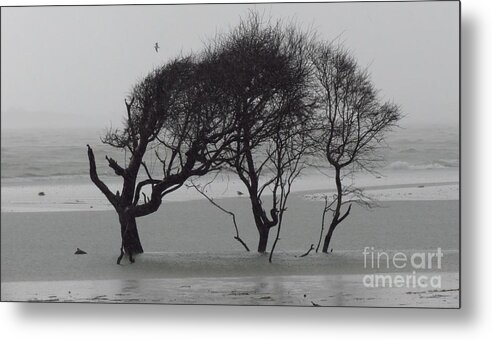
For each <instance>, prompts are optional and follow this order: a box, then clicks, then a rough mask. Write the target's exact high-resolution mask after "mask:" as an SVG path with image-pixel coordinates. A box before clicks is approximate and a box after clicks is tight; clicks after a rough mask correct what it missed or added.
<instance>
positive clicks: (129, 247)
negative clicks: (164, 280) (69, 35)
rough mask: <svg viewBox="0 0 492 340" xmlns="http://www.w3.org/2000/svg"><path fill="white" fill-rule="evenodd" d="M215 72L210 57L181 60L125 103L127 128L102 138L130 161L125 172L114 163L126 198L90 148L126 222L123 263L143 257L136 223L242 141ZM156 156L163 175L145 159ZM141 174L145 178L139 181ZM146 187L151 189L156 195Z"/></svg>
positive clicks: (217, 165) (96, 178)
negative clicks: (238, 139) (156, 173)
mask: <svg viewBox="0 0 492 340" xmlns="http://www.w3.org/2000/svg"><path fill="white" fill-rule="evenodd" d="M215 72H217V64H216V62H215V60H213V59H210V58H207V57H205V56H200V57H192V56H190V57H183V58H177V59H176V60H173V61H171V62H169V63H167V64H166V65H164V66H163V67H160V68H158V69H156V70H155V71H153V72H151V73H150V74H149V75H148V76H147V77H146V78H145V79H143V80H142V81H141V82H140V83H138V84H137V85H136V86H135V87H134V89H133V91H132V93H131V96H130V99H129V100H126V101H125V104H126V117H125V120H124V128H123V129H121V130H118V129H116V130H109V131H108V132H107V134H106V136H105V137H104V138H103V139H102V141H103V143H105V144H109V145H111V146H113V147H115V148H118V149H124V150H125V151H127V152H128V153H129V155H130V158H129V161H128V164H127V165H126V166H125V167H122V166H121V165H120V164H118V163H117V162H116V161H115V160H114V159H112V158H108V157H106V159H107V161H108V165H109V167H110V168H111V169H113V170H114V173H115V174H116V175H117V176H119V177H121V179H122V182H123V185H122V189H121V193H120V191H117V192H116V193H114V192H112V191H111V190H110V189H109V188H108V187H107V185H106V184H105V183H104V182H103V181H102V180H101V179H100V178H99V176H98V174H97V170H96V162H95V157H94V153H93V150H92V149H91V147H90V146H89V145H87V147H88V157H89V165H90V177H91V180H92V181H93V182H94V184H95V185H96V186H97V187H98V188H99V190H100V191H101V192H102V193H103V194H104V195H105V196H106V198H107V199H108V201H109V202H110V203H111V204H112V205H113V207H114V209H115V210H116V212H117V214H118V217H119V222H120V225H121V239H122V245H121V255H120V257H119V258H118V263H120V261H121V258H122V257H123V255H124V254H126V255H128V256H129V259H130V261H131V262H133V261H134V259H133V255H135V254H139V253H142V252H143V247H142V245H141V242H140V238H139V234H138V230H137V224H136V218H138V217H141V216H146V215H148V214H151V213H153V212H155V211H156V210H157V209H158V208H159V206H160V205H161V203H162V198H163V197H164V196H166V195H168V194H170V193H172V192H173V191H175V190H177V189H179V188H180V187H181V186H182V185H183V184H184V183H185V181H186V180H187V179H189V178H191V177H193V176H201V175H204V174H206V173H208V172H209V171H213V170H217V169H219V168H220V165H221V164H222V162H224V158H223V157H222V154H223V152H224V150H226V149H228V148H230V147H231V145H232V144H233V142H234V141H235V139H236V136H237V135H236V133H235V126H236V125H237V124H236V122H234V121H233V119H231V117H232V116H231V115H227V112H229V111H230V108H229V107H228V105H229V103H228V102H226V101H224V100H223V98H225V97H224V95H223V93H221V87H218V86H216V84H215V83H214V81H213V77H212V75H213V74H214V73H215ZM232 118H233V117H232ZM148 151H153V155H154V156H155V157H156V158H157V159H158V161H159V162H160V164H161V166H162V167H161V168H162V173H160V174H159V176H154V175H152V173H151V171H150V169H149V167H147V165H146V163H145V161H144V156H145V155H146V153H147V152H148ZM125 163H126V162H125ZM142 169H143V170H142ZM141 170H142V171H143V172H144V174H143V176H142V175H140V176H139V173H140V172H142V171H141ZM142 177H143V178H142ZM144 188H150V194H149V196H147V195H145V193H144V191H143V189H144ZM142 196H143V198H142Z"/></svg>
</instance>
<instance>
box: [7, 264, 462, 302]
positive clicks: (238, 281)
mask: <svg viewBox="0 0 492 340" xmlns="http://www.w3.org/2000/svg"><path fill="white" fill-rule="evenodd" d="M439 275H440V277H441V278H442V285H441V286H440V287H439V288H435V287H372V288H371V287H367V286H366V285H365V284H363V283H362V282H363V280H364V278H363V277H362V276H361V275H301V276H300V275H288V276H285V275H284V276H262V277H214V278H186V279H180V278H173V279H138V280H128V279H123V280H96V281H94V280H85V281H59V282H11V283H2V301H17V302H19V301H29V302H65V303H67V302H88V303H140V304H210V305H222V304H224V305H257V306H261V305H282V306H310V307H329V306H358V307H360V306H366V307H424V308H458V307H459V296H460V288H459V275H458V273H450V272H441V273H439Z"/></svg>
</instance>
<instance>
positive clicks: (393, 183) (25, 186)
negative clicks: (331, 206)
mask: <svg viewBox="0 0 492 340" xmlns="http://www.w3.org/2000/svg"><path fill="white" fill-rule="evenodd" d="M312 171H314V170H312ZM66 180H67V179H65V180H62V181H58V182H57V181H54V180H53V179H50V180H47V181H43V180H39V181H38V180H33V181H32V182H31V181H29V182H13V183H10V184H8V183H7V184H4V182H5V181H2V187H1V194H2V195H1V196H2V204H1V211H2V213H4V212H42V211H52V212H54V211H106V210H113V207H112V206H111V205H110V204H109V202H108V201H107V200H106V198H105V197H104V195H103V194H102V193H100V192H99V191H98V189H97V188H96V187H95V186H94V185H93V184H92V183H91V182H90V181H89V180H88V179H87V181H84V182H82V181H81V179H79V180H80V182H77V181H75V182H70V181H69V182H66ZM115 180H118V178H113V179H112V180H109V181H108V183H107V184H108V187H109V188H110V189H111V190H113V191H114V192H116V190H118V189H119V183H118V182H115ZM208 180H209V178H201V179H197V180H196V182H197V183H202V182H203V183H206V182H207V181H208ZM353 181H356V182H357V183H358V186H359V187H360V188H364V189H365V191H367V193H368V194H371V193H372V194H373V195H374V197H373V198H374V199H376V200H381V201H394V200H426V199H429V200H457V199H458V198H459V177H458V171H457V170H456V169H439V170H435V169H434V170H432V171H430V170H418V171H416V170H413V171H411V172H405V171H399V172H392V173H390V174H389V175H388V176H386V177H380V178H375V177H374V176H369V175H363V176H362V175H361V176H359V177H356V178H354V179H353ZM397 189H401V190H402V191H405V193H406V194H402V193H400V195H398V192H395V191H396V190H397ZM417 189H418V190H417ZM334 190H335V188H334V186H333V183H332V180H330V179H328V178H327V177H326V176H324V175H321V174H319V173H316V172H311V173H310V174H307V175H305V176H302V177H300V178H299V180H298V181H297V182H295V183H294V186H293V187H292V193H294V194H296V195H306V196H307V195H309V194H311V195H316V194H320V193H326V192H333V191H334ZM239 191H242V192H245V190H244V188H243V184H242V183H241V182H240V181H239V180H237V179H231V178H230V177H228V176H225V177H219V178H218V179H217V180H216V181H214V183H213V185H212V186H210V187H209V188H208V189H207V192H208V194H209V195H211V196H212V197H213V198H214V199H227V198H237V197H238V194H237V192H239ZM391 191H394V192H393V193H391ZM41 192H43V193H44V195H43V196H40V195H39V193H41ZM147 194H149V193H147ZM268 196H269V195H268V192H265V197H268ZM243 198H246V197H243ZM307 199H309V197H307ZM194 200H206V199H205V198H204V197H203V196H201V195H200V194H199V193H198V192H197V191H196V190H195V189H193V188H187V187H185V186H183V187H182V188H181V189H180V190H177V191H176V192H173V193H172V194H171V195H169V196H168V197H165V198H164V199H163V202H188V201H194Z"/></svg>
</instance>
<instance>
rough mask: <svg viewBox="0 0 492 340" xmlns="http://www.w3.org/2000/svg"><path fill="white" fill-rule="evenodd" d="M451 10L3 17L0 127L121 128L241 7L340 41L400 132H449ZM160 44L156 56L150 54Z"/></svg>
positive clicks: (346, 7)
mask: <svg viewBox="0 0 492 340" xmlns="http://www.w3.org/2000/svg"><path fill="white" fill-rule="evenodd" d="M458 6H459V4H458V2H423V3H335V4H333V3H321V4H266V5H260V4H257V5H174V6H170V5H168V6H118V7H115V6H109V7H41V8H2V22H1V38H2V41H1V47H2V50H1V51H2V52H1V53H2V55H1V57H2V64H1V66H2V73H1V81H2V91H1V96H2V98H1V99H2V105H1V111H2V112H1V114H2V127H4V128H5V127H6V128H8V127H19V126H28V127H36V126H39V127H46V126H49V125H53V126H70V127H77V126H82V127H93V126H101V127H102V126H108V125H109V124H113V126H115V125H119V124H120V121H121V117H122V116H123V114H124V109H125V106H124V102H123V99H124V97H125V96H126V95H127V93H128V91H129V89H130V88H131V86H132V85H133V84H134V83H135V82H136V81H137V80H138V79H139V78H141V77H143V76H144V75H145V74H146V73H148V72H149V71H150V70H151V69H152V68H153V67H155V66H157V65H160V64H162V63H163V62H165V61H166V60H167V59H168V58H170V57H173V56H175V55H177V54H179V52H180V51H184V52H187V51H190V50H199V49H200V48H201V47H202V46H203V42H204V41H206V40H207V39H208V38H210V37H212V36H213V35H214V34H215V32H216V31H227V29H228V28H229V27H232V26H234V25H235V24H237V23H238V21H239V18H240V16H245V15H246V14H247V10H248V8H256V9H257V10H259V11H260V13H264V14H265V16H271V17H273V18H275V19H276V18H290V19H295V20H296V21H297V22H298V23H299V24H300V25H301V26H303V27H305V28H307V27H313V28H314V29H315V30H316V31H317V32H318V34H319V36H320V37H322V38H324V39H326V40H331V39H333V38H335V37H337V36H338V35H340V34H341V39H342V40H343V41H344V45H345V46H346V47H348V48H349V49H350V50H351V51H353V53H354V54H355V56H356V57H357V59H358V60H359V62H360V64H361V65H362V66H368V67H369V70H370V72H371V74H372V79H373V81H374V83H375V85H376V87H377V88H379V89H380V90H381V95H382V96H384V97H385V98H387V99H390V100H393V101H395V102H396V103H398V104H400V105H401V107H402V109H403V111H404V113H405V114H406V115H407V117H406V118H405V121H404V122H403V123H404V124H403V125H405V126H409V125H414V124H419V125H420V124H427V123H429V124H441V123H442V124H445V125H455V124H457V122H458V112H459V100H458V99H459V93H458V89H459V73H458V66H459V45H458V42H459V40H458V38H459V21H458V20H459V19H458V16H459V13H458V10H459V8H458ZM156 41H158V42H159V45H160V46H161V49H160V50H159V53H156V52H155V51H154V48H153V46H154V43H155V42H156Z"/></svg>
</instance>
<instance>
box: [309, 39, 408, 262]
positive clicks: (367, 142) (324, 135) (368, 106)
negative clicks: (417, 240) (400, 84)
mask: <svg viewBox="0 0 492 340" xmlns="http://www.w3.org/2000/svg"><path fill="white" fill-rule="evenodd" d="M312 60H313V65H314V67H315V70H316V85H317V86H316V87H317V91H316V93H317V96H318V110H317V113H318V114H317V118H318V120H319V126H320V127H321V130H320V132H319V133H318V134H315V137H316V140H317V141H318V142H319V143H318V150H319V152H320V153H322V154H323V156H324V157H325V158H326V159H327V160H328V162H329V163H330V165H331V166H332V167H333V168H334V171H335V184H336V193H335V195H334V198H333V201H332V202H330V203H329V200H328V198H327V199H326V200H325V208H324V213H326V212H327V211H331V212H332V218H331V221H330V225H329V228H328V231H327V233H326V236H325V238H324V243H323V252H325V253H326V252H328V247H329V245H330V240H331V238H332V236H333V232H334V231H335V229H336V227H337V226H338V225H340V223H341V222H342V221H343V220H345V219H346V218H347V216H348V215H349V214H350V210H351V207H352V203H353V202H356V203H364V202H367V200H366V199H365V198H366V197H365V196H364V195H363V193H362V191H361V190H360V189H357V188H353V187H347V186H346V185H345V184H344V183H342V180H343V178H344V176H346V175H347V173H351V172H352V171H355V170H363V171H372V170H373V169H374V165H375V164H376V163H377V162H378V161H380V160H381V157H380V156H379V155H378V153H377V151H378V149H379V148H380V147H381V146H382V145H383V142H384V136H385V133H386V132H387V131H388V130H390V129H391V128H393V127H395V126H396V124H397V122H398V120H399V119H400V118H401V112H400V109H399V107H398V106H397V105H395V104H393V103H390V102H382V101H381V99H380V98H379V97H378V91H377V90H376V89H375V87H374V85H373V84H372V82H371V79H370V76H369V73H368V72H367V70H363V69H361V68H360V67H359V66H358V65H357V62H356V60H355V58H354V57H353V56H352V55H351V54H350V53H349V52H348V51H347V50H345V49H343V48H342V47H341V46H336V45H334V44H323V43H320V44H318V45H317V47H316V48H315V51H314V53H313V54H312ZM354 196H355V197H354ZM346 197H351V198H349V199H345V198H346ZM347 204H348V208H346V209H345V211H343V212H342V208H343V207H344V206H345V205H347ZM323 222H324V220H323ZM323 229H324V223H323V225H322V232H323Z"/></svg>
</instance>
